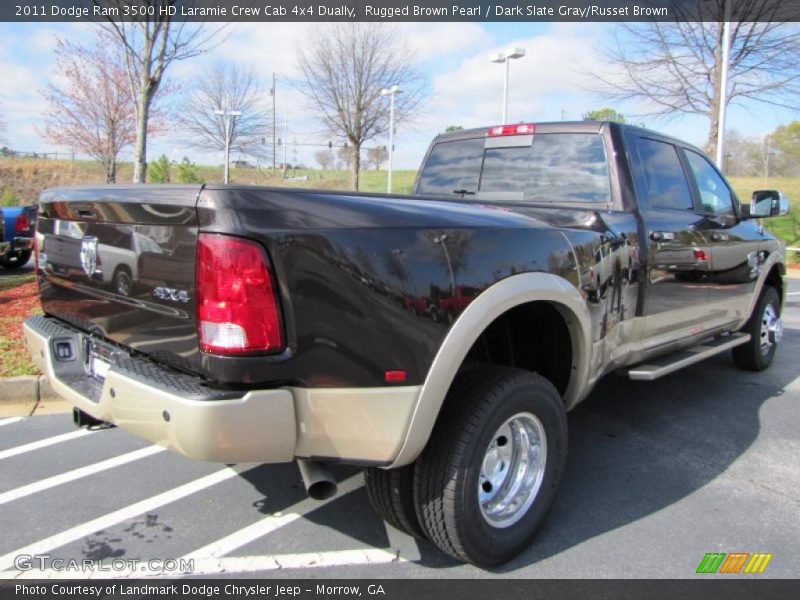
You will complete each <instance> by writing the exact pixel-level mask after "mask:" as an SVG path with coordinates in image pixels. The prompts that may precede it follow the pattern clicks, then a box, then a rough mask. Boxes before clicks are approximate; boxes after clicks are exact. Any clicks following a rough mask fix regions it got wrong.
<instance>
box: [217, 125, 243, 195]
mask: <svg viewBox="0 0 800 600" xmlns="http://www.w3.org/2000/svg"><path fill="white" fill-rule="evenodd" d="M214 114H215V115H217V116H218V117H222V123H223V126H224V127H225V176H224V179H225V181H224V183H229V182H230V166H231V135H232V134H233V132H232V131H231V125H232V121H231V117H240V116H242V111H240V110H222V109H217V110H215V111H214Z"/></svg>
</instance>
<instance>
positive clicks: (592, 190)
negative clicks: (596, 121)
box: [417, 133, 611, 203]
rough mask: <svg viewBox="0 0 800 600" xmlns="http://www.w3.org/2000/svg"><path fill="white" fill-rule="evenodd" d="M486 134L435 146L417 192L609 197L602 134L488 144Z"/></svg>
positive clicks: (532, 198)
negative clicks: (523, 143) (504, 145)
mask: <svg viewBox="0 0 800 600" xmlns="http://www.w3.org/2000/svg"><path fill="white" fill-rule="evenodd" d="M485 145H486V138H482V137H481V138H471V139H466V140H457V141H452V142H442V143H440V144H437V145H436V146H434V148H433V150H431V153H430V156H429V157H428V161H427V162H426V163H425V167H424V168H423V170H422V174H421V176H420V181H419V186H418V188H417V193H418V194H421V195H433V196H449V197H453V196H467V195H473V194H477V193H479V192H480V193H481V195H482V196H484V197H485V198H486V199H491V194H492V193H508V192H511V193H516V194H518V195H519V200H521V201H527V202H553V203H560V202H598V203H599V202H603V203H605V202H609V201H610V196H611V187H610V179H609V173H608V162H607V161H606V154H605V148H604V146H603V139H602V137H601V136H600V135H598V134H593V133H541V134H538V133H537V134H535V135H534V136H533V143H532V144H531V145H530V146H511V147H507V148H484V147H485Z"/></svg>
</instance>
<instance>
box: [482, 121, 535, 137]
mask: <svg viewBox="0 0 800 600" xmlns="http://www.w3.org/2000/svg"><path fill="white" fill-rule="evenodd" d="M534 131H536V125H534V124H533V123H518V124H516V125H498V126H497V127H491V128H490V129H489V131H487V132H486V136H487V137H502V136H504V135H532V134H533V132H534Z"/></svg>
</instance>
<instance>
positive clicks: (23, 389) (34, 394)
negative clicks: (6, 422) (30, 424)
mask: <svg viewBox="0 0 800 600" xmlns="http://www.w3.org/2000/svg"><path fill="white" fill-rule="evenodd" d="M70 410H72V406H71V405H70V404H69V403H67V402H66V401H65V400H64V399H62V398H61V396H59V395H58V394H56V393H55V392H54V391H53V387H52V386H51V385H50V380H49V379H48V378H47V376H46V375H25V376H21V377H6V378H0V417H28V416H31V415H33V414H34V413H37V414H38V413H44V412H47V413H54V412H68V411H70Z"/></svg>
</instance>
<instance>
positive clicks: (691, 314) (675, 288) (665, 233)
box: [626, 131, 709, 351]
mask: <svg viewBox="0 0 800 600" xmlns="http://www.w3.org/2000/svg"><path fill="white" fill-rule="evenodd" d="M626 145H627V153H628V158H629V161H630V166H631V172H632V175H633V179H634V187H635V191H636V198H637V202H638V204H639V210H640V213H641V216H642V219H643V221H644V228H645V231H644V232H643V233H644V235H645V236H646V240H643V241H642V244H643V245H646V247H647V261H646V265H647V267H646V271H647V283H646V290H645V301H644V308H643V314H644V317H645V324H644V350H645V351H647V350H650V349H655V348H659V347H662V346H667V345H670V344H671V343H673V342H674V341H675V340H678V339H681V338H685V337H687V336H689V335H692V333H694V332H696V331H697V330H698V328H700V329H701V328H702V327H703V326H704V325H703V323H704V321H705V319H706V313H705V308H704V307H705V304H706V302H707V300H708V283H707V281H705V280H704V277H703V275H704V273H705V272H706V271H707V270H708V268H709V264H708V261H707V260H704V258H705V255H704V254H703V247H704V244H705V239H704V237H703V235H702V233H701V232H700V230H699V226H700V224H701V222H702V221H703V219H704V217H702V216H700V215H698V214H697V213H696V211H695V205H694V202H693V198H692V187H691V185H690V180H689V178H688V177H687V172H686V169H685V168H684V161H683V159H682V156H681V152H682V149H681V148H679V147H677V146H676V145H675V144H673V143H671V142H670V141H668V140H666V139H659V138H657V137H655V136H651V135H650V134H649V133H646V132H641V133H640V132H636V131H628V132H627V133H626Z"/></svg>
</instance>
